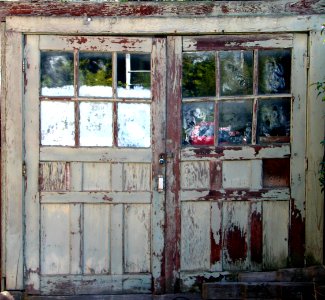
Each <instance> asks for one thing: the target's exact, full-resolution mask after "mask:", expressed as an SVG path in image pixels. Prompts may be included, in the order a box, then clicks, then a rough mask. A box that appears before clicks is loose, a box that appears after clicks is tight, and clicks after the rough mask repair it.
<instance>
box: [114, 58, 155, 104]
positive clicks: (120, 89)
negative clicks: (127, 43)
mask: <svg viewBox="0 0 325 300" xmlns="http://www.w3.org/2000/svg"><path fill="white" fill-rule="evenodd" d="M150 66H151V62H150V54H129V53H127V54H118V55H117V96H118V97H119V98H145V99H146V98H151V67H150Z"/></svg>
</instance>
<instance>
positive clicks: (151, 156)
mask: <svg viewBox="0 0 325 300" xmlns="http://www.w3.org/2000/svg"><path fill="white" fill-rule="evenodd" d="M164 48H165V41H164V39H151V38H106V37H65V36H56V37H54V36H27V39H26V48H25V58H26V62H27V65H28V68H27V70H26V91H25V104H24V108H25V110H24V111H25V129H26V130H25V152H26V153H25V160H26V171H27V178H28V180H26V189H25V206H26V245H25V248H26V250H25V252H26V257H25V259H26V266H27V270H28V271H27V274H26V286H27V291H28V293H34V294H37V293H40V294H67V295H68V294H79V293H82V294H91V293H96V294H101V293H128V292H134V293H148V292H151V291H152V287H153V288H154V290H155V291H156V292H159V291H160V290H161V289H162V288H163V286H162V285H161V283H162V279H161V277H162V274H161V265H162V251H163V246H162V245H163V243H164V241H163V234H162V232H163V224H164V209H163V208H164V191H159V192H158V190H157V177H158V175H160V176H164V165H162V164H159V162H158V161H159V157H160V153H164V152H165V151H164V145H165V142H164V139H165V137H164V130H163V125H164V123H165V119H164V118H165V91H164V90H165V89H164V86H165V76H166V75H165V68H164V65H165V64H166V61H165V50H164ZM35 74H38V75H39V76H35ZM37 78H40V81H38V80H37ZM121 95H122V96H121ZM37 220H38V221H37ZM38 222H39V223H38ZM39 233H40V234H39ZM157 237H158V238H157ZM38 248H39V249H40V250H39V251H38V250H37V249H38ZM152 283H153V285H152ZM62 286H64V287H65V288H64V289H62Z"/></svg>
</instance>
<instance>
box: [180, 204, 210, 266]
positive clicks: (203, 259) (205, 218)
mask: <svg viewBox="0 0 325 300" xmlns="http://www.w3.org/2000/svg"><path fill="white" fill-rule="evenodd" d="M210 252H211V248H210V203H209V202H200V203H198V202H186V203H183V204H182V238H181V269H182V271H191V270H208V269H210Z"/></svg>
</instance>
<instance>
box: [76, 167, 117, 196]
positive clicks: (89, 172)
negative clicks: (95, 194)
mask: <svg viewBox="0 0 325 300" xmlns="http://www.w3.org/2000/svg"><path fill="white" fill-rule="evenodd" d="M111 180H112V173H111V164H109V163H98V162H96V163H86V162H85V163H83V170H82V190H83V191H110V190H111Z"/></svg>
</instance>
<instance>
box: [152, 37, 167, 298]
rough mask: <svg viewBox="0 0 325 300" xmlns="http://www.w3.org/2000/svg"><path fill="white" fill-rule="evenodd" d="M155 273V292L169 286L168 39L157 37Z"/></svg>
mask: <svg viewBox="0 0 325 300" xmlns="http://www.w3.org/2000/svg"><path fill="white" fill-rule="evenodd" d="M151 55H152V58H151V60H152V69H153V70H152V78H153V80H152V82H153V85H152V91H153V97H152V112H151V115H152V149H153V150H152V151H153V162H152V163H153V166H152V185H153V187H152V190H153V197H152V233H151V234H152V276H153V282H154V287H153V288H154V292H155V293H161V292H163V291H164V289H165V283H164V278H163V277H161V274H162V272H163V270H164V261H163V252H164V228H165V191H163V192H161V191H158V186H157V185H158V182H157V181H158V176H162V177H163V178H164V179H165V180H164V181H166V177H165V176H166V174H165V173H166V170H165V168H166V167H165V164H166V163H165V164H161V163H159V158H160V155H164V153H165V151H166V150H165V148H166V137H165V128H166V39H164V38H155V39H154V40H153V47H152V53H151Z"/></svg>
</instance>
